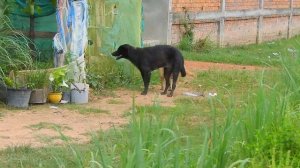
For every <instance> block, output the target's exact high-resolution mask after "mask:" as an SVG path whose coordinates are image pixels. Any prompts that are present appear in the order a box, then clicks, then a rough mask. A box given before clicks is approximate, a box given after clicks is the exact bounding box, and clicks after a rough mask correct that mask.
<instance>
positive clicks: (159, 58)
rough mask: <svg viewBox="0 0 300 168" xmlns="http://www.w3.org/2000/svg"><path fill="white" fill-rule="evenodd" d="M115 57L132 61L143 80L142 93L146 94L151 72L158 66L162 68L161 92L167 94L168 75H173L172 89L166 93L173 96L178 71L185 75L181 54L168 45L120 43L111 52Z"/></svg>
mask: <svg viewBox="0 0 300 168" xmlns="http://www.w3.org/2000/svg"><path fill="white" fill-rule="evenodd" d="M112 55H113V56H115V57H116V59H117V60H118V59H120V58H125V59H127V60H129V61H130V62H132V63H133V64H134V65H135V66H136V67H137V68H138V69H139V70H140V72H141V75H142V77H143V81H144V91H143V92H142V93H141V94H142V95H146V94H147V92H148V87H149V83H150V78H151V72H152V71H153V70H156V69H158V68H162V67H163V68H164V78H165V80H166V87H165V89H164V91H163V92H162V93H161V94H167V91H168V89H169V87H170V76H171V74H172V75H173V82H172V89H171V92H170V93H169V94H168V96H169V97H171V96H173V92H174V90H175V88H176V81H177V79H178V75H179V72H180V73H181V76H182V77H185V76H186V72H185V68H184V60H183V56H182V54H181V53H180V51H179V50H177V49H176V48H174V47H172V46H168V45H157V46H154V47H146V48H134V47H132V46H130V45H128V44H124V45H121V46H120V47H119V48H118V49H117V51H115V52H113V53H112Z"/></svg>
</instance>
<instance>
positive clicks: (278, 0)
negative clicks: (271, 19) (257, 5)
mask: <svg viewBox="0 0 300 168" xmlns="http://www.w3.org/2000/svg"><path fill="white" fill-rule="evenodd" d="M289 7H290V1H289V0H265V1H264V8H266V9H285V8H289Z"/></svg>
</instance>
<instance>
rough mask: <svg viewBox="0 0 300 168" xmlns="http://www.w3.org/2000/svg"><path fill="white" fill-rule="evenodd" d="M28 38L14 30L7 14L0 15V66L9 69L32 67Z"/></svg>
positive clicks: (5, 69) (3, 69)
mask: <svg viewBox="0 0 300 168" xmlns="http://www.w3.org/2000/svg"><path fill="white" fill-rule="evenodd" d="M28 42H29V41H28V38H27V37H25V36H24V35H23V34H21V33H19V32H17V31H15V30H14V29H13V28H12V27H11V25H10V21H9V19H8V17H7V16H5V15H0V68H1V69H2V71H4V72H5V73H7V72H8V71H10V70H22V69H30V68H32V65H33V61H32V59H31V50H30V48H29V45H28Z"/></svg>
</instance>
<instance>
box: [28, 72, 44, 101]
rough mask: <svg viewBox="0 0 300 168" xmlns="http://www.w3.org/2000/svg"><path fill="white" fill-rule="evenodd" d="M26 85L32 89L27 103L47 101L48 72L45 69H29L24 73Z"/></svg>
mask: <svg viewBox="0 0 300 168" xmlns="http://www.w3.org/2000/svg"><path fill="white" fill-rule="evenodd" d="M26 83H27V87H28V88H29V89H31V90H32V92H31V96H30V100H29V103H31V104H43V103H46V101H47V89H46V86H47V84H48V73H47V71H46V70H34V71H29V73H27V75H26Z"/></svg>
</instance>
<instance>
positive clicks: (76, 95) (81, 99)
mask: <svg viewBox="0 0 300 168" xmlns="http://www.w3.org/2000/svg"><path fill="white" fill-rule="evenodd" d="M88 102H89V85H88V84H86V83H74V84H71V103H75V104H85V103H88Z"/></svg>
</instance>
